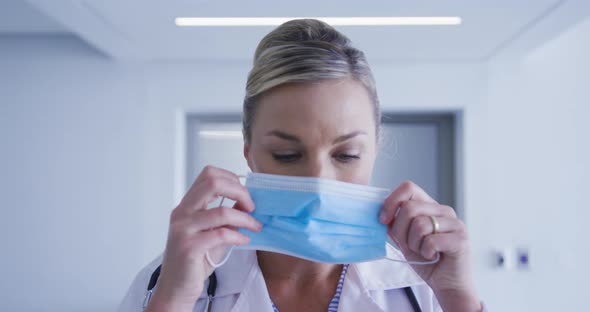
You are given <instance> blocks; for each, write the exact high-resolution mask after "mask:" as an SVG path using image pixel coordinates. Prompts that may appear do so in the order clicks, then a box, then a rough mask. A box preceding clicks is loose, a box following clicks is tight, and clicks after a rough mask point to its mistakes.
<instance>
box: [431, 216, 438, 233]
mask: <svg viewBox="0 0 590 312" xmlns="http://www.w3.org/2000/svg"><path fill="white" fill-rule="evenodd" d="M430 221H432V226H433V227H434V229H433V230H432V234H437V233H438V231H439V230H440V224H439V223H438V220H436V218H435V217H434V216H430Z"/></svg>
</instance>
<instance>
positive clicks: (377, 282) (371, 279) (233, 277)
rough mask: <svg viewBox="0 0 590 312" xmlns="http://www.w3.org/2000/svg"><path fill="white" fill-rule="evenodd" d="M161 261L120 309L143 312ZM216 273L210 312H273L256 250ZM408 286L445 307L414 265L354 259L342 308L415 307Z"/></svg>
mask: <svg viewBox="0 0 590 312" xmlns="http://www.w3.org/2000/svg"><path fill="white" fill-rule="evenodd" d="M387 254H388V257H392V258H394V259H403V255H402V254H401V253H400V252H399V251H397V250H396V249H394V248H392V247H390V246H388V248H387ZM161 262H162V256H160V257H158V258H156V259H155V260H154V261H152V262H151V263H150V264H149V265H147V266H146V267H145V268H144V269H143V270H141V271H140V272H139V274H138V275H137V277H136V278H135V280H134V281H133V283H132V284H131V287H130V288H129V291H128V292H127V295H126V296H125V298H124V299H123V301H122V302H121V305H120V306H119V311H120V312H131V311H133V312H136V311H142V309H143V302H144V298H145V295H146V291H147V286H148V282H149V279H150V276H151V274H152V272H153V271H154V270H155V269H156V268H157V267H158V265H160V264H161ZM215 272H216V275H217V291H216V294H215V299H214V300H213V303H212V308H211V311H212V312H229V311H231V312H234V311H240V312H242V311H256V312H273V309H272V303H271V299H270V296H269V294H268V290H267V288H266V283H265V281H264V277H263V276H262V272H261V271H260V267H259V266H258V261H257V258H256V253H255V251H251V250H234V251H233V252H232V254H231V256H230V258H229V260H228V261H227V263H226V264H224V265H223V266H222V267H220V268H217V270H216V271H215ZM206 284H207V283H206ZM206 284H205V287H204V288H203V293H202V294H201V296H200V297H199V299H198V300H197V301H196V303H195V308H194V309H193V311H195V312H201V311H203V309H204V308H205V304H206V301H207V300H206V296H207V294H206V289H207V285H206ZM407 286H411V287H412V290H413V291H414V294H415V295H416V299H417V300H418V302H419V304H420V306H421V308H422V311H424V312H430V311H442V309H441V308H440V306H439V304H438V301H437V300H436V297H435V296H434V293H433V292H432V290H431V289H430V287H429V286H428V285H427V284H426V283H425V282H424V281H423V280H422V279H421V278H420V277H419V276H418V275H417V274H416V273H415V272H414V270H412V268H411V266H410V265H408V264H404V263H398V262H393V261H389V260H376V261H370V262H364V263H356V264H351V265H350V266H349V268H348V272H347V274H346V277H345V279H344V286H343V288H342V294H341V297H340V304H339V306H338V311H341V312H358V311H367V312H369V311H408V312H411V311H413V309H412V306H411V305H410V302H409V300H408V298H407V296H406V294H405V292H404V291H403V288H404V287H407ZM156 287H157V286H156ZM302 300H305V298H303V299H302Z"/></svg>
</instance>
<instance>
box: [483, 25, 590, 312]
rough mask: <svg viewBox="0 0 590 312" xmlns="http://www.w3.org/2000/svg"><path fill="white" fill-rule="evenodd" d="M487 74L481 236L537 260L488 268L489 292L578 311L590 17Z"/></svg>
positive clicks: (584, 273)
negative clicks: (526, 266)
mask: <svg viewBox="0 0 590 312" xmlns="http://www.w3.org/2000/svg"><path fill="white" fill-rule="evenodd" d="M489 77H490V78H489V79H490V81H489V93H488V94H489V97H488V100H487V107H488V108H487V124H488V146H487V151H488V155H487V170H488V171H487V177H488V178H487V179H488V181H489V183H488V194H487V201H488V202H487V205H486V206H485V209H482V211H481V212H480V213H478V215H477V219H478V220H479V221H481V223H478V224H479V225H480V227H479V226H478V231H474V234H475V235H476V236H477V237H478V238H477V240H478V241H482V242H485V243H486V244H487V245H492V246H494V245H495V246H499V247H503V246H518V245H522V246H529V248H530V249H531V254H532V258H531V259H532V263H531V270H530V271H529V272H526V271H525V272H520V271H508V272H495V271H493V270H483V269H481V270H480V271H481V274H480V277H481V278H482V280H485V281H486V283H483V284H481V286H482V290H483V291H484V292H485V293H486V295H487V298H486V299H487V300H489V301H490V302H491V303H493V306H492V305H490V306H491V307H493V309H494V310H496V311H580V310H581V309H582V308H583V307H585V306H587V303H586V297H587V296H586V292H587V289H588V288H587V282H586V281H587V278H588V277H590V269H589V268H588V266H587V265H586V262H587V257H590V244H588V242H587V241H586V238H587V237H588V235H587V231H586V230H587V228H588V222H587V220H589V219H590V210H589V209H588V208H590V206H589V205H588V203H587V200H586V196H587V193H588V191H589V190H590V180H588V177H589V176H590V175H589V173H590V171H589V163H590V161H589V160H590V139H589V134H590V123H588V118H589V117H590V107H589V106H588V104H589V102H588V100H589V99H590V84H589V81H590V18H587V19H586V20H585V21H584V22H582V23H580V24H578V25H576V26H573V27H571V28H570V29H569V30H568V31H566V32H564V33H563V34H561V35H560V36H559V37H557V38H555V39H553V40H552V41H550V42H547V43H546V44H544V45H543V46H541V47H539V48H537V49H536V50H534V51H530V52H529V53H528V54H526V55H524V56H522V58H519V59H511V58H505V57H500V58H498V59H496V60H494V61H493V62H492V63H491V64H490V74H489ZM474 217H475V216H474ZM484 220H485V222H484Z"/></svg>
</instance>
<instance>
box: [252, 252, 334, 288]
mask: <svg viewBox="0 0 590 312" xmlns="http://www.w3.org/2000/svg"><path fill="white" fill-rule="evenodd" d="M256 256H257V258H258V265H259V266H260V270H261V271H262V275H263V276H264V278H265V279H266V280H275V281H285V282H286V281H290V282H294V283H295V284H308V283H309V282H314V281H329V280H331V279H333V278H334V277H335V278H336V279H338V277H339V276H340V273H341V271H342V265H341V264H330V263H319V262H313V261H309V260H305V259H301V258H296V257H292V256H288V255H284V254H279V253H274V252H269V251H257V252H256Z"/></svg>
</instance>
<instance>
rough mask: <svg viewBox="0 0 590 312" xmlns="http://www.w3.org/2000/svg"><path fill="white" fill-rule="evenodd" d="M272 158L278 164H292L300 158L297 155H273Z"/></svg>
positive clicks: (299, 155)
mask: <svg viewBox="0 0 590 312" xmlns="http://www.w3.org/2000/svg"><path fill="white" fill-rule="evenodd" d="M272 158H274V159H275V160H277V161H279V162H283V163H289V162H294V161H296V160H298V159H299V158H301V154H298V153H292V154H275V153H273V154H272Z"/></svg>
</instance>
